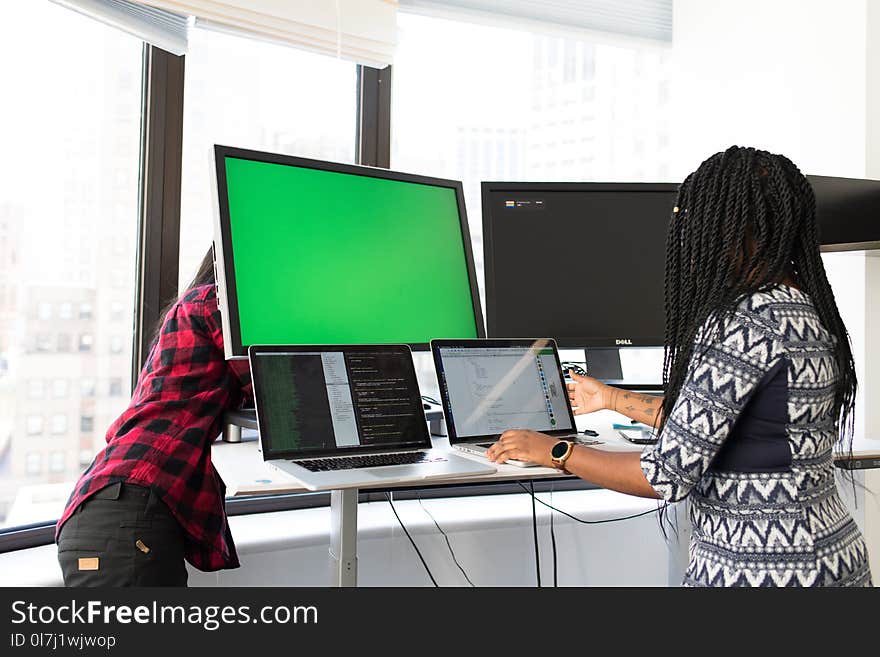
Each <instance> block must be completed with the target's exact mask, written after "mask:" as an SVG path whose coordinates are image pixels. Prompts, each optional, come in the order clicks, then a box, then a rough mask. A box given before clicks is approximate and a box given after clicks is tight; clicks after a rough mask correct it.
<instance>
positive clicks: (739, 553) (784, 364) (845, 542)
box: [641, 285, 871, 586]
mask: <svg viewBox="0 0 880 657" xmlns="http://www.w3.org/2000/svg"><path fill="white" fill-rule="evenodd" d="M696 342H697V344H696V348H695V350H694V357H693V358H692V361H691V364H690V367H689V369H688V373H687V376H686V379H685V383H684V385H683V386H682V389H681V394H680V396H679V398H678V400H677V401H676V403H675V406H674V407H673V409H672V411H671V413H670V415H669V419H668V421H667V423H666V426H665V427H664V429H663V432H662V433H661V435H660V437H659V440H658V441H657V443H656V444H655V445H654V446H653V447H652V448H649V449H648V450H646V451H645V452H644V453H643V454H642V458H641V465H642V470H643V471H644V473H645V476H646V477H647V479H648V481H649V482H650V483H651V485H652V486H653V487H654V488H655V490H656V491H657V492H658V494H659V495H661V496H662V497H663V498H664V499H666V500H668V501H670V502H675V501H678V500H681V499H683V498H684V497H686V496H688V495H690V500H691V521H692V524H693V537H692V540H691V545H690V561H689V564H688V568H687V571H686V573H685V580H684V584H685V585H688V586H870V585H871V573H870V570H869V567H868V557H867V549H866V547H865V542H864V540H863V538H862V536H861V534H860V532H859V530H858V528H857V526H856V524H855V523H854V522H853V519H852V517H851V516H850V515H849V513H848V511H847V510H846V508H845V507H844V505H843V503H842V502H841V500H840V497H839V495H838V492H837V487H836V485H835V479H834V465H833V461H832V450H833V448H834V446H835V443H836V441H837V438H838V432H837V426H838V425H837V418H836V416H835V414H834V412H833V403H834V384H835V381H836V380H837V376H838V370H837V365H836V362H835V360H834V354H833V351H832V349H833V346H834V338H833V337H832V336H831V335H830V334H829V333H828V332H827V331H826V330H825V328H824V327H823V326H822V324H821V322H820V321H819V317H818V315H817V314H816V311H815V309H814V307H813V304H812V302H811V300H810V298H809V297H808V296H807V295H806V294H804V293H803V292H801V291H799V290H797V289H795V288H791V287H788V286H785V285H779V286H777V287H775V288H773V289H771V290H768V291H765V292H757V293H754V294H752V295H751V296H749V297H747V298H745V299H744V300H743V301H742V302H741V303H740V304H739V306H738V307H737V309H736V312H735V313H734V315H733V317H731V318H730V319H729V320H727V321H726V322H724V324H723V325H722V326H721V327H720V328H718V329H715V330H708V329H706V328H705V327H704V329H703V330H701V331H700V332H699V334H698V336H697V341H696Z"/></svg>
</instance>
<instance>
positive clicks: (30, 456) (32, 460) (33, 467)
mask: <svg viewBox="0 0 880 657" xmlns="http://www.w3.org/2000/svg"><path fill="white" fill-rule="evenodd" d="M24 472H25V474H27V475H29V476H34V475H38V474H42V473H43V455H42V454H40V453H39V452H28V453H27V455H26V456H25V457H24Z"/></svg>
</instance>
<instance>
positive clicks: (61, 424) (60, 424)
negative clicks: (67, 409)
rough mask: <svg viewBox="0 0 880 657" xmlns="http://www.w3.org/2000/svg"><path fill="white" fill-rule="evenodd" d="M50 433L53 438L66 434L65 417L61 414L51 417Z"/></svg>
mask: <svg viewBox="0 0 880 657" xmlns="http://www.w3.org/2000/svg"><path fill="white" fill-rule="evenodd" d="M51 431H52V435H54V436H60V435H62V434H65V433H67V416H66V415H62V414H61V413H56V414H55V415H53V416H52V424H51Z"/></svg>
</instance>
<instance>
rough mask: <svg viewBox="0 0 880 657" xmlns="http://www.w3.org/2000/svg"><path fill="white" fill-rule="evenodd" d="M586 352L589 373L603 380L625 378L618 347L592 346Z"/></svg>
mask: <svg viewBox="0 0 880 657" xmlns="http://www.w3.org/2000/svg"><path fill="white" fill-rule="evenodd" d="M584 351H585V352H586V356H585V358H586V362H587V374H588V375H589V376H591V377H593V378H594V379H600V380H602V381H621V380H623V366H622V365H621V363H620V349H618V348H617V347H590V348H588V349H585V350H584Z"/></svg>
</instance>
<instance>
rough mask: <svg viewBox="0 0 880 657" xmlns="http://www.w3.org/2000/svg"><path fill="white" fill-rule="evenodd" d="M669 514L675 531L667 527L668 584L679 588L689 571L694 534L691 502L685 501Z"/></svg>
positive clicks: (671, 509) (673, 508)
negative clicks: (690, 548)
mask: <svg viewBox="0 0 880 657" xmlns="http://www.w3.org/2000/svg"><path fill="white" fill-rule="evenodd" d="M669 514H670V520H671V521H672V523H673V525H674V526H675V530H672V529H670V528H669V527H667V532H668V540H667V541H666V547H667V548H668V550H669V561H668V571H667V572H668V579H667V584H668V585H669V586H673V587H679V586H681V583H682V582H683V581H684V573H685V571H686V570H687V565H688V561H689V556H690V555H689V553H688V548H689V547H690V544H691V534H692V527H691V514H690V500H688V499H685V500H684V501H682V502H679V503H678V504H676V505H675V506H673V507H671V508H670V509H669Z"/></svg>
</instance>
